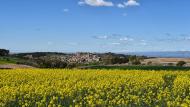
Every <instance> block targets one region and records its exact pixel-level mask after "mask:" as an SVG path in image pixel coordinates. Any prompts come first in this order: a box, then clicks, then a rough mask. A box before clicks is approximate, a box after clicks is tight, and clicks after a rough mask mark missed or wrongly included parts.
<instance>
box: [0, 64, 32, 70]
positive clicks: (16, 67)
mask: <svg viewBox="0 0 190 107" xmlns="http://www.w3.org/2000/svg"><path fill="white" fill-rule="evenodd" d="M19 68H34V67H32V66H28V65H18V64H3V65H0V69H19Z"/></svg>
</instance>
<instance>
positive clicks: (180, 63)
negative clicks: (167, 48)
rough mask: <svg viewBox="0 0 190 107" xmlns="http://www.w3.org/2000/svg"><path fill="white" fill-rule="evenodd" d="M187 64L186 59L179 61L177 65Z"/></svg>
mask: <svg viewBox="0 0 190 107" xmlns="http://www.w3.org/2000/svg"><path fill="white" fill-rule="evenodd" d="M185 64H186V62H185V61H179V62H177V64H176V66H179V67H182V66H184V65H185Z"/></svg>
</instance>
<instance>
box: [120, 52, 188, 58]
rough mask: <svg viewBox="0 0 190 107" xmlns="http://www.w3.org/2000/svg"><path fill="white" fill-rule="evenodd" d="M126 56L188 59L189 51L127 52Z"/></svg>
mask: <svg viewBox="0 0 190 107" xmlns="http://www.w3.org/2000/svg"><path fill="white" fill-rule="evenodd" d="M123 54H127V55H137V56H149V57H167V58H190V51H173V52H167V51H165V52H128V53H123Z"/></svg>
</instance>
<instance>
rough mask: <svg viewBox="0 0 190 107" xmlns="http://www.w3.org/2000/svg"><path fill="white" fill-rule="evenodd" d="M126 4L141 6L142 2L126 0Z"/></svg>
mask: <svg viewBox="0 0 190 107" xmlns="http://www.w3.org/2000/svg"><path fill="white" fill-rule="evenodd" d="M124 5H125V6H140V3H138V2H137V1H136V0H129V1H127V2H124Z"/></svg>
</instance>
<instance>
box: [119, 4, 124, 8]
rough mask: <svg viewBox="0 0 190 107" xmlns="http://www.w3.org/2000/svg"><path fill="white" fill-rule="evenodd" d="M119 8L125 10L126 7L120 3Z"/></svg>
mask: <svg viewBox="0 0 190 107" xmlns="http://www.w3.org/2000/svg"><path fill="white" fill-rule="evenodd" d="M117 7H118V8H125V5H124V4H121V3H119V4H118V5H117Z"/></svg>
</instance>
